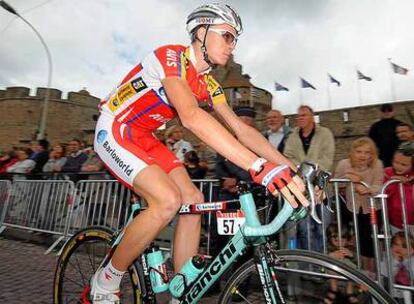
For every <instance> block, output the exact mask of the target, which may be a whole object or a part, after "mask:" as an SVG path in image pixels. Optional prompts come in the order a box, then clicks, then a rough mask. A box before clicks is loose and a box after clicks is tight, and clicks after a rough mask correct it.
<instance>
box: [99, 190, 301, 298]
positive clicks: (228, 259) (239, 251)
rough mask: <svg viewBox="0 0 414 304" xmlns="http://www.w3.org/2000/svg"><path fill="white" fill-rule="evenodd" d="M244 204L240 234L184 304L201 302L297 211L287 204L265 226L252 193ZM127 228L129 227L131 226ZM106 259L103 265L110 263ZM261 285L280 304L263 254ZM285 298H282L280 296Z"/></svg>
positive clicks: (245, 195) (244, 197) (137, 208)
mask: <svg viewBox="0 0 414 304" xmlns="http://www.w3.org/2000/svg"><path fill="white" fill-rule="evenodd" d="M240 205H241V209H242V210H243V212H244V215H245V217H246V221H245V223H244V225H243V226H242V227H240V229H239V230H238V231H237V233H236V234H235V235H234V236H233V237H232V238H231V239H230V241H229V242H228V243H227V245H226V246H225V247H224V248H223V249H222V251H221V252H220V253H219V254H218V255H217V256H216V257H215V259H214V260H213V261H212V262H211V263H210V265H209V266H208V267H207V268H206V269H205V270H204V271H203V272H202V273H200V274H199V275H198V277H197V278H196V280H195V281H194V282H193V283H192V284H191V287H190V288H189V289H187V290H186V291H184V294H183V295H182V296H181V297H180V298H179V300H180V303H181V304H192V303H197V302H198V301H199V300H200V299H201V298H202V297H203V295H204V294H205V293H206V292H207V291H208V290H209V288H210V287H211V286H212V285H213V284H214V283H215V282H216V281H217V280H218V279H219V278H220V277H221V275H222V274H223V273H224V272H225V271H226V270H227V269H228V268H229V267H230V266H231V265H232V264H233V263H234V262H235V260H236V259H237V258H238V257H240V256H241V255H243V253H244V251H245V249H246V247H247V246H253V247H260V246H261V245H263V244H265V243H266V238H265V236H268V235H272V234H274V233H276V232H277V231H278V230H279V229H280V228H281V227H282V226H283V224H284V223H285V222H286V221H287V220H288V219H289V218H290V217H291V216H292V214H293V211H294V210H293V208H292V207H291V206H290V204H289V203H287V202H285V203H284V205H283V207H282V209H281V211H280V212H279V213H278V214H277V216H276V217H275V218H274V219H273V221H272V222H271V223H270V224H267V225H261V223H260V221H259V218H258V215H257V210H256V205H255V202H254V199H253V195H252V194H251V193H250V192H244V193H242V194H241V195H240ZM140 210H141V204H140V203H139V202H137V203H134V204H132V205H131V212H130V215H129V218H128V221H127V225H128V223H130V222H131V221H132V220H133V218H134V216H135V215H136V213H139V211H140ZM127 225H126V226H127ZM122 235H123V232H121V233H120V234H119V235H118V236H117V238H116V240H115V242H114V243H113V245H112V251H113V250H114V249H115V248H116V246H117V245H118V244H119V242H120V241H121V239H122ZM106 260H107V259H105V261H103V263H102V265H105V264H106ZM256 267H257V268H258V271H259V274H260V279H261V283H262V286H263V293H264V296H265V299H266V303H272V304H277V303H278V302H277V295H276V293H277V290H278V288H277V286H276V285H275V283H276V284H277V282H274V281H273V280H272V272H273V269H272V267H269V265H268V262H267V260H266V257H265V255H264V254H263V255H260V256H259V257H258V260H257V261H256ZM144 277H145V288H146V289H147V292H150V293H151V294H152V288H151V285H150V283H149V277H148V278H147V277H146V276H144ZM279 296H280V297H281V295H280V294H279Z"/></svg>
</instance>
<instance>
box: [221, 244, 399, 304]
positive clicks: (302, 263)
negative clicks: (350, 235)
mask: <svg viewBox="0 0 414 304" xmlns="http://www.w3.org/2000/svg"><path fill="white" fill-rule="evenodd" d="M276 255H277V256H278V257H279V259H280V262H279V263H278V265H277V267H276V275H277V282H278V284H279V288H280V290H281V293H282V295H283V297H284V300H285V301H286V303H289V304H293V303H295V304H296V303H307V304H313V303H324V302H323V300H324V298H325V297H326V296H327V293H328V292H329V290H330V288H331V286H332V285H331V284H333V282H332V281H333V280H335V281H336V284H337V285H336V286H337V288H338V293H337V294H336V298H335V301H333V303H342V302H341V300H342V301H344V303H347V301H348V299H349V297H350V296H349V294H352V296H353V297H354V299H353V300H356V301H357V302H356V303H381V304H393V303H396V302H395V301H394V300H393V299H392V297H391V296H390V295H389V294H388V293H387V292H386V291H385V290H384V289H383V288H381V287H380V286H379V285H378V284H376V283H375V282H374V281H372V280H371V279H369V278H368V277H367V276H365V275H364V274H363V273H361V272H360V271H358V270H357V269H355V268H353V267H352V266H349V265H348V264H344V263H342V262H339V261H337V260H334V259H332V258H330V257H328V256H325V255H322V254H319V253H315V252H309V251H303V250H280V251H276ZM374 300H376V302H374ZM219 303H266V300H265V297H264V295H263V287H262V284H261V281H260V275H259V273H258V272H257V269H256V265H255V263H254V261H253V260H250V261H248V262H246V263H245V264H243V265H242V266H241V267H240V268H239V269H238V270H237V271H236V272H235V273H234V274H233V275H232V276H231V278H230V279H229V280H228V283H227V284H226V287H225V289H224V291H223V293H222V295H221V297H220V299H219ZM278 303H283V302H282V301H279V302H278Z"/></svg>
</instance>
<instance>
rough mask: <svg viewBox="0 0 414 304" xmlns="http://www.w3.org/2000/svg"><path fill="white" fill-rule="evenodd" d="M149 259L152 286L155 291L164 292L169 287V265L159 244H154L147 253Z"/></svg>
mask: <svg viewBox="0 0 414 304" xmlns="http://www.w3.org/2000/svg"><path fill="white" fill-rule="evenodd" d="M147 261H148V267H149V272H150V279H151V286H152V290H153V291H154V292H155V293H160V292H164V291H166V290H167V289H168V275H167V267H166V266H165V263H164V257H163V255H162V252H161V250H160V249H159V247H158V246H153V247H152V248H151V249H150V252H149V253H147Z"/></svg>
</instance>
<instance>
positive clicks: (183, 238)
mask: <svg viewBox="0 0 414 304" xmlns="http://www.w3.org/2000/svg"><path fill="white" fill-rule="evenodd" d="M169 176H170V177H171V179H172V180H173V181H174V183H175V184H176V185H177V187H178V188H179V189H180V193H181V199H182V202H183V203H184V204H194V203H201V202H203V201H204V197H203V194H202V193H201V192H200V190H198V188H197V187H196V186H195V185H194V184H193V182H192V181H191V178H190V176H189V175H188V173H187V171H186V169H185V168H184V167H178V168H175V169H174V170H172V171H171V172H170V173H169ZM200 230H201V216H200V215H182V216H179V217H178V222H177V227H176V229H175V235H174V254H173V260H174V269H175V271H179V270H180V269H181V267H182V266H183V264H184V263H185V262H186V261H187V260H188V259H189V258H190V257H192V256H194V255H196V254H197V253H198V247H199V244H200Z"/></svg>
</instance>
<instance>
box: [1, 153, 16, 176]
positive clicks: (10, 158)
mask: <svg viewBox="0 0 414 304" xmlns="http://www.w3.org/2000/svg"><path fill="white" fill-rule="evenodd" d="M18 161H19V159H18V158H17V155H16V151H15V150H10V151H7V152H6V153H5V154H4V155H3V156H2V157H0V174H4V173H6V172H7V169H8V168H9V167H10V166H12V165H14V164H15V163H16V162H18Z"/></svg>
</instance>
